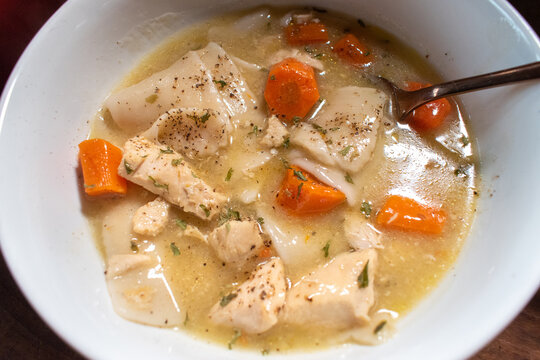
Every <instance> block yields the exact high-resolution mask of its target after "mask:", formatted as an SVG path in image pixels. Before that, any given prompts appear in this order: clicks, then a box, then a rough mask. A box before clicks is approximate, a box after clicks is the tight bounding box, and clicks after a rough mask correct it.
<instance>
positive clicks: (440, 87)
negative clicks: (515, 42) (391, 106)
mask: <svg viewBox="0 0 540 360" xmlns="http://www.w3.org/2000/svg"><path fill="white" fill-rule="evenodd" d="M538 78H540V61H537V62H534V63H531V64H526V65H521V66H517V67H514V68H510V69H505V70H501V71H495V72H492V73H488V74H483V75H478V76H473V77H468V78H465V79H460V80H454V81H448V82H445V83H442V84H437V85H433V86H430V87H427V88H423V89H420V90H416V91H411V92H409V96H410V97H409V99H412V98H413V97H414V98H415V99H416V101H414V106H413V108H412V109H410V110H413V109H414V108H417V107H418V106H421V105H423V104H425V103H426V102H429V101H432V100H437V99H440V98H443V97H447V96H451V95H457V94H462V93H466V92H469V91H474V90H480V89H486V88H490V87H495V86H501V85H506V84H510V83H513V82H518V81H524V80H532V79H538Z"/></svg>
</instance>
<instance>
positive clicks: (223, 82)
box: [212, 80, 227, 89]
mask: <svg viewBox="0 0 540 360" xmlns="http://www.w3.org/2000/svg"><path fill="white" fill-rule="evenodd" d="M212 81H213V82H214V83H216V84H219V86H220V89H223V88H224V87H225V85H227V83H226V82H225V81H223V80H212Z"/></svg>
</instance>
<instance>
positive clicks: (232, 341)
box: [228, 330, 242, 350]
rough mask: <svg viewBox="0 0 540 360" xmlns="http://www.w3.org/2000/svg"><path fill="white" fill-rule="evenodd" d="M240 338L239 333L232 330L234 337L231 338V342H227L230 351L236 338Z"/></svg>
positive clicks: (240, 334)
mask: <svg viewBox="0 0 540 360" xmlns="http://www.w3.org/2000/svg"><path fill="white" fill-rule="evenodd" d="M240 336H242V333H241V332H240V331H239V330H234V335H233V338H232V339H231V341H229V344H228V346H229V350H232V346H233V345H234V343H235V342H236V340H238V338H239V337H240Z"/></svg>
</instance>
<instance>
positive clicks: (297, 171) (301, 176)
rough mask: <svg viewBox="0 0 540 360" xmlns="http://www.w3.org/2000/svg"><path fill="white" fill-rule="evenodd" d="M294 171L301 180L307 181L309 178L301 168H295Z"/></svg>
mask: <svg viewBox="0 0 540 360" xmlns="http://www.w3.org/2000/svg"><path fill="white" fill-rule="evenodd" d="M293 172H294V176H296V177H297V178H299V179H300V180H302V181H307V178H306V177H305V176H304V174H303V173H302V172H301V171H299V170H293Z"/></svg>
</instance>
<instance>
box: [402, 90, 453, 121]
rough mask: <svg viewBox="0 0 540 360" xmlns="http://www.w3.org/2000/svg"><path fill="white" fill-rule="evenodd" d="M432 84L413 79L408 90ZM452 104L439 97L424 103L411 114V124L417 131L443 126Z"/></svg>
mask: <svg viewBox="0 0 540 360" xmlns="http://www.w3.org/2000/svg"><path fill="white" fill-rule="evenodd" d="M428 86H431V84H422V83H419V82H415V81H411V82H409V83H408V84H407V90H409V91H413V90H419V89H422V88H425V87H428ZM451 109H452V106H451V105H450V102H449V101H448V100H447V99H439V100H435V101H432V102H429V103H427V104H426V105H422V106H420V107H419V108H417V109H416V110H414V111H413V113H412V114H411V115H410V116H409V124H410V125H411V127H412V128H413V129H415V130H416V131H427V130H433V129H436V128H438V127H439V126H441V124H442V123H443V121H444V119H445V118H446V117H447V116H448V114H450V111H451Z"/></svg>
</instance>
